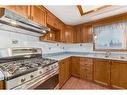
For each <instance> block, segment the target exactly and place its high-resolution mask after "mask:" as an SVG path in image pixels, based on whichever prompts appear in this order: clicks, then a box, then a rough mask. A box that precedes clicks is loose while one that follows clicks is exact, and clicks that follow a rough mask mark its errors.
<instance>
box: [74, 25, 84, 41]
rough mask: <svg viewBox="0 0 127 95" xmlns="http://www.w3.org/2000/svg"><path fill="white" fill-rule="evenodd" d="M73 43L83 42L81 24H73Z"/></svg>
mask: <svg viewBox="0 0 127 95" xmlns="http://www.w3.org/2000/svg"><path fill="white" fill-rule="evenodd" d="M74 29H75V31H74V43H81V42H83V35H82V25H76V26H74Z"/></svg>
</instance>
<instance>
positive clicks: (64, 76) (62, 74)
mask: <svg viewBox="0 0 127 95" xmlns="http://www.w3.org/2000/svg"><path fill="white" fill-rule="evenodd" d="M70 77H71V73H70V58H67V59H64V60H61V61H60V62H59V87H60V88H61V87H62V86H63V85H64V84H65V82H66V81H67V80H68V79H69V78H70Z"/></svg>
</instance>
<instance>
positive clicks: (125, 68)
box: [119, 61, 127, 88]
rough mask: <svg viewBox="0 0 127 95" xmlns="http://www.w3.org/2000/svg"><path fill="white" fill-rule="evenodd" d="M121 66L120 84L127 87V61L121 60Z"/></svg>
mask: <svg viewBox="0 0 127 95" xmlns="http://www.w3.org/2000/svg"><path fill="white" fill-rule="evenodd" d="M119 68H120V70H119V71H120V72H119V75H120V76H119V83H120V84H119V86H120V87H122V88H127V62H124V61H123V62H120V64H119Z"/></svg>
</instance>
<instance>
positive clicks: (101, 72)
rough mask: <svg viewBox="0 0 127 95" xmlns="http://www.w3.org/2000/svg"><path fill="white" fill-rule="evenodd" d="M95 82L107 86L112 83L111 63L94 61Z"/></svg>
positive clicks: (99, 60)
mask: <svg viewBox="0 0 127 95" xmlns="http://www.w3.org/2000/svg"><path fill="white" fill-rule="evenodd" d="M94 81H96V82H98V83H102V84H105V85H108V84H109V83H110V65H109V61H107V60H101V59H94Z"/></svg>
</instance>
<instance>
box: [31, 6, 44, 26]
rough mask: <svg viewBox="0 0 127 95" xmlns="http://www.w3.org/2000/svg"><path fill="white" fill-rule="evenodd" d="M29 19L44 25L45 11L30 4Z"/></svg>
mask: <svg viewBox="0 0 127 95" xmlns="http://www.w3.org/2000/svg"><path fill="white" fill-rule="evenodd" d="M31 19H32V20H33V21H35V22H37V23H39V24H41V25H44V26H46V11H45V10H44V9H43V8H41V7H39V6H31Z"/></svg>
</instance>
